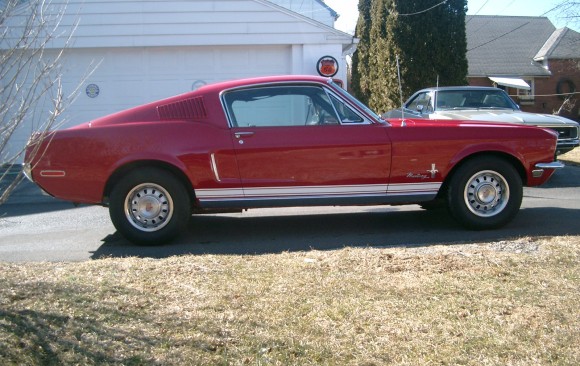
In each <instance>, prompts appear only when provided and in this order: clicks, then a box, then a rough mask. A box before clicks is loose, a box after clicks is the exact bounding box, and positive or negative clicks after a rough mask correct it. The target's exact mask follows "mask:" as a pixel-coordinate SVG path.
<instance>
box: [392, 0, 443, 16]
mask: <svg viewBox="0 0 580 366" xmlns="http://www.w3.org/2000/svg"><path fill="white" fill-rule="evenodd" d="M446 2H447V0H443V1H442V2H440V3H439V4H437V5H433V6H432V7H430V8H429V9H425V10H421V11H418V12H416V13H409V14H399V16H400V17H409V16H412V15H419V14H423V13H426V12H428V11H430V10H433V9H435V8H436V7H438V6H441V5H443V4H445V3H446Z"/></svg>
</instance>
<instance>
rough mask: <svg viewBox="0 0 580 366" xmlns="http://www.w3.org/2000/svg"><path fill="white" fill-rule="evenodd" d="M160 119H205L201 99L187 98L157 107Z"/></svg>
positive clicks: (205, 115)
mask: <svg viewBox="0 0 580 366" xmlns="http://www.w3.org/2000/svg"><path fill="white" fill-rule="evenodd" d="M157 113H158V114H159V118H160V119H202V118H206V117H207V113H206V110H205V105H204V103H203V97H196V98H189V99H184V100H180V101H178V102H174V103H169V104H165V105H160V106H158V107H157Z"/></svg>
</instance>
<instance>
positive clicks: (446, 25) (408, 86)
mask: <svg viewBox="0 0 580 366" xmlns="http://www.w3.org/2000/svg"><path fill="white" fill-rule="evenodd" d="M436 5H437V6H436ZM466 10H467V1H466V0H447V1H446V2H445V3H441V1H440V0H361V1H359V11H360V12H361V13H360V14H361V15H360V16H359V22H358V23H357V31H356V36H357V37H358V38H360V43H359V47H358V49H357V52H356V53H355V55H354V57H353V79H352V82H351V86H352V89H353V92H354V93H355V95H357V97H359V98H360V99H361V100H362V101H363V102H365V103H367V104H368V105H369V106H370V107H371V108H372V109H374V110H375V111H377V112H379V113H381V112H384V111H386V110H389V109H393V108H398V107H399V106H400V94H399V82H398V77H397V68H396V63H397V57H398V58H399V62H400V67H401V79H402V89H403V95H404V98H407V97H409V96H410V95H411V94H412V93H413V92H414V91H416V90H418V89H421V88H424V87H428V86H434V85H435V84H436V83H437V82H438V81H439V85H441V86H443V85H465V84H467V57H466V50H467V41H466V34H465V13H466ZM363 11H365V13H363ZM366 12H368V13H366ZM361 46H362V47H361Z"/></svg>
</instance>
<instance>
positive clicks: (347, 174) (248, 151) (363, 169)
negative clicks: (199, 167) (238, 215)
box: [224, 84, 391, 203]
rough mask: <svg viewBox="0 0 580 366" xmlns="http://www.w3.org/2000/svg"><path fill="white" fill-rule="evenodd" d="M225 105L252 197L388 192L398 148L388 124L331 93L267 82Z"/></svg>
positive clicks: (315, 87) (242, 173)
mask: <svg viewBox="0 0 580 366" xmlns="http://www.w3.org/2000/svg"><path fill="white" fill-rule="evenodd" d="M224 104H225V105H226V109H227V112H228V117H229V119H230V123H231V126H232V129H231V133H232V139H233V144H234V149H235V153H236V160H237V163H238V168H239V171H240V178H241V182H242V186H243V190H244V197H245V198H246V199H258V200H266V201H267V200H269V199H290V200H292V199H309V198H310V199H319V198H329V199H332V198H338V197H343V198H344V197H362V196H373V195H384V194H385V193H386V190H387V184H388V177H389V170H390V160H391V159H390V157H391V147H390V142H389V138H388V136H387V133H386V131H385V126H384V125H382V124H378V123H372V122H371V121H369V120H368V119H366V118H364V117H362V116H363V114H362V113H360V112H358V113H357V112H356V109H355V108H354V107H351V106H349V105H348V104H347V103H345V102H344V101H343V100H342V99H341V98H340V97H339V96H338V95H335V94H333V93H331V92H329V91H328V90H327V89H326V88H323V87H322V86H319V85H290V84H289V85H267V86H261V87H257V88H256V87H255V88H251V89H243V90H236V91H231V92H228V93H226V94H225V95H224ZM303 203H304V202H303Z"/></svg>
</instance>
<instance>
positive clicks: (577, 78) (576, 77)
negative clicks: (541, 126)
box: [522, 60, 580, 121]
mask: <svg viewBox="0 0 580 366" xmlns="http://www.w3.org/2000/svg"><path fill="white" fill-rule="evenodd" d="M549 68H550V71H551V72H552V76H551V77H549V78H538V79H536V81H535V83H536V98H535V103H534V104H533V105H531V106H528V107H527V108H526V109H525V110H526V111H527V112H535V113H548V114H552V113H555V112H557V111H558V110H559V109H560V107H562V104H563V102H564V97H563V96H555V95H554V94H557V90H558V84H559V83H560V84H562V87H561V92H562V93H565V92H569V91H570V90H569V88H568V85H567V84H566V83H563V81H565V80H570V81H572V83H574V85H575V86H576V91H577V92H579V91H580V60H550V61H549ZM572 100H573V101H575V102H573V103H575V105H574V106H573V107H571V108H567V109H566V108H563V109H562V111H561V112H560V113H559V115H561V116H564V117H567V118H570V119H573V120H575V121H580V114H579V113H580V109H579V107H580V94H576V95H575V96H574V97H573V98H572ZM522 109H524V108H523V107H522Z"/></svg>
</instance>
